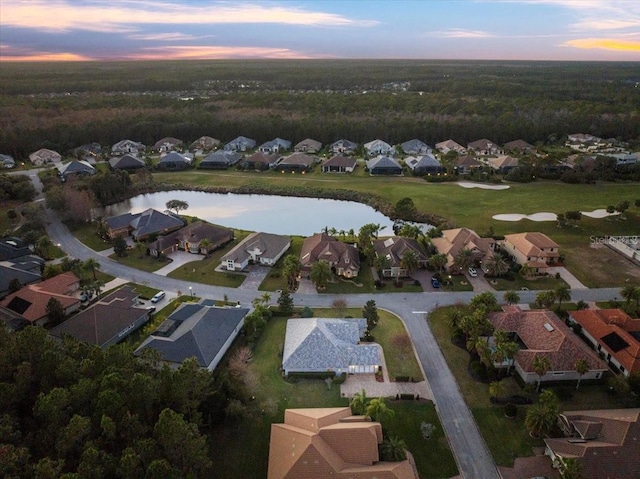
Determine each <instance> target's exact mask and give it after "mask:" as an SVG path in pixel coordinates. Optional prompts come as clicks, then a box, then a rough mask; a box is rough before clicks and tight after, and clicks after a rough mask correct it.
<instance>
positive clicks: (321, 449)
mask: <svg viewBox="0 0 640 479" xmlns="http://www.w3.org/2000/svg"><path fill="white" fill-rule="evenodd" d="M382 440H383V435H382V426H381V425H380V423H379V422H373V421H371V419H370V418H369V417H368V416H353V415H352V413H351V409H350V408H348V407H339V408H317V409H286V410H285V412H284V423H282V424H272V425H271V439H270V443H269V468H268V471H267V479H308V478H311V477H313V478H320V477H322V478H325V477H331V478H336V479H347V478H348V479H371V478H377V479H418V474H417V472H416V470H415V466H414V462H413V457H412V456H411V454H410V453H409V452H407V456H408V458H407V459H405V460H404V461H400V462H385V461H380V456H379V452H378V451H379V446H380V444H382Z"/></svg>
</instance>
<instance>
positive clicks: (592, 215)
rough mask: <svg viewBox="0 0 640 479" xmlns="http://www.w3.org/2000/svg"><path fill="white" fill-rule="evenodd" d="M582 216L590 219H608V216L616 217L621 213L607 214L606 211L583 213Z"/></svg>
mask: <svg viewBox="0 0 640 479" xmlns="http://www.w3.org/2000/svg"><path fill="white" fill-rule="evenodd" d="M582 214H583V215H585V216H588V217H589V218H606V217H607V216H615V215H619V214H620V213H617V212H616V213H607V210H605V209H599V210H593V211H582Z"/></svg>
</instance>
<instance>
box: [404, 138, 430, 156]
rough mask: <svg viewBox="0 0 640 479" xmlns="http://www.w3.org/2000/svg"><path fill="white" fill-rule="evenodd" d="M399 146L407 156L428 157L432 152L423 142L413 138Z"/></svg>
mask: <svg viewBox="0 0 640 479" xmlns="http://www.w3.org/2000/svg"><path fill="white" fill-rule="evenodd" d="M400 146H401V147H402V151H404V152H405V153H406V154H407V155H416V156H418V155H430V154H431V152H432V151H433V148H431V147H430V146H429V145H427V144H426V143H425V142H424V141H422V140H418V139H415V138H414V139H413V140H409V141H405V142H404V143H401V144H400Z"/></svg>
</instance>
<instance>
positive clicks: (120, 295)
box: [49, 286, 149, 348]
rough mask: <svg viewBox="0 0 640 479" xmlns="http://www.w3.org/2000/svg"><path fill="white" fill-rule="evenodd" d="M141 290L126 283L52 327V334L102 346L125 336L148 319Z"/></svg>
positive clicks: (115, 342) (50, 332) (120, 339)
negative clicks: (137, 290)
mask: <svg viewBox="0 0 640 479" xmlns="http://www.w3.org/2000/svg"><path fill="white" fill-rule="evenodd" d="M139 296H140V294H139V293H138V292H136V290H135V288H134V287H133V286H123V287H122V288H120V289H118V290H116V291H114V292H113V293H111V294H109V295H107V296H105V297H104V298H102V299H100V300H99V301H97V302H96V303H94V304H93V305H91V306H90V307H89V308H87V309H85V310H84V311H81V312H80V313H78V314H76V315H75V316H73V317H71V318H69V319H67V320H66V321H64V322H63V323H61V324H59V325H58V326H56V327H54V328H52V329H51V330H50V331H49V334H51V336H53V337H56V338H62V337H63V336H65V335H67V336H71V337H74V338H76V339H79V340H80V341H84V342H86V343H89V344H95V345H96V346H100V347H101V348H107V347H108V346H110V345H112V344H117V343H119V342H120V341H122V340H124V339H125V338H126V337H127V336H129V334H131V333H132V332H134V331H135V330H137V329H138V328H139V327H140V326H142V325H144V324H145V323H146V322H147V321H149V311H148V310H147V309H146V308H144V307H141V306H140V305H141V304H142V303H141V302H140V301H138V297H139Z"/></svg>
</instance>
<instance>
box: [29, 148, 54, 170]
mask: <svg viewBox="0 0 640 479" xmlns="http://www.w3.org/2000/svg"><path fill="white" fill-rule="evenodd" d="M60 160H62V155H61V154H60V153H58V152H57V151H53V150H49V149H48V148H40V149H39V150H38V151H36V152H33V153H31V154H30V155H29V161H30V162H31V163H33V164H34V165H35V166H42V165H45V164H47V163H55V162H58V161H60Z"/></svg>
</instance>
